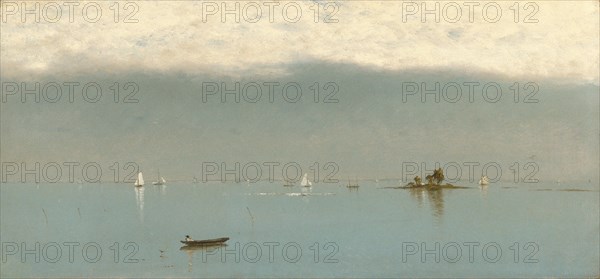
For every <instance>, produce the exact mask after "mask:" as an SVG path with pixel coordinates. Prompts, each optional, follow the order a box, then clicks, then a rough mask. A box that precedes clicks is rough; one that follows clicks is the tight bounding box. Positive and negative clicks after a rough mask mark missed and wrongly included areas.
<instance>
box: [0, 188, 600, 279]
mask: <svg viewBox="0 0 600 279" xmlns="http://www.w3.org/2000/svg"><path fill="white" fill-rule="evenodd" d="M359 183H360V188H358V189H349V188H347V187H346V186H345V185H344V183H339V184H315V185H313V187H312V188H310V189H305V188H302V187H299V186H295V187H284V186H283V185H282V183H280V182H257V183H246V182H242V183H234V182H232V183H221V182H215V183H198V184H193V183H191V182H190V183H184V182H174V183H168V184H167V185H164V186H153V185H146V186H144V187H143V188H136V187H133V186H131V185H130V184H114V183H99V184H85V183H84V184H64V183H63V184H61V183H56V184H27V183H12V184H11V183H5V184H2V185H1V187H0V197H1V212H0V217H1V219H0V220H1V226H0V232H1V235H0V237H1V242H2V266H1V269H0V273H1V274H0V275H1V277H3V278H6V277H48V274H52V276H54V277H56V278H59V277H60V278H62V277H147V278H163V277H179V278H181V277H193V278H202V277H210V278H237V277H246V278H258V277H260V278H264V277H267V278H268V277H271V278H288V277H289V278H292V277H308V278H315V277H319V278H327V277H430V278H431V277H436V278H440V277H442V278H443V277H446V278H453V277H496V278H497V277H506V278H509V277H520V278H523V277H585V276H598V273H599V262H600V256H599V253H600V251H599V250H600V248H599V247H600V240H599V235H598V232H599V231H600V228H599V222H600V221H599V220H600V218H599V204H600V201H599V198H600V193H599V192H598V188H599V187H598V185H597V184H596V183H588V182H585V183H542V182H540V183H521V184H515V183H493V184H492V185H490V186H488V187H485V188H480V187H479V186H478V185H476V183H472V182H461V183H458V184H460V185H464V186H468V187H470V188H468V189H444V190H439V191H422V190H406V189H393V188H388V187H394V186H398V184H399V183H398V181H379V182H376V181H366V180H365V181H359ZM188 234H189V235H190V236H191V237H192V238H194V239H208V238H216V237H223V236H227V237H230V240H229V241H228V242H227V244H228V245H227V246H221V247H209V248H204V249H185V248H182V244H181V243H180V242H179V241H180V240H182V239H183V238H184V236H185V235H188Z"/></svg>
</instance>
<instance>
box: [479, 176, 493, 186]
mask: <svg viewBox="0 0 600 279" xmlns="http://www.w3.org/2000/svg"><path fill="white" fill-rule="evenodd" d="M488 184H490V180H489V178H488V177H487V175H484V176H482V177H481V179H479V185H488Z"/></svg>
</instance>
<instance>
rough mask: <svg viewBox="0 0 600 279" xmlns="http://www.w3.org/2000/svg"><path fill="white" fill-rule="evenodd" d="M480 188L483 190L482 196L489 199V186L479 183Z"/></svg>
mask: <svg viewBox="0 0 600 279" xmlns="http://www.w3.org/2000/svg"><path fill="white" fill-rule="evenodd" d="M479 190H481V196H482V197H483V198H484V199H487V195H488V186H487V185H479Z"/></svg>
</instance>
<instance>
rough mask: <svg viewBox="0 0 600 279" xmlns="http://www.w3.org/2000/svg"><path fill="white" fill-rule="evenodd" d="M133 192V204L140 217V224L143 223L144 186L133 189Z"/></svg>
mask: <svg viewBox="0 0 600 279" xmlns="http://www.w3.org/2000/svg"><path fill="white" fill-rule="evenodd" d="M133 188H134V190H135V202H136V204H137V207H138V213H139V215H140V222H142V223H144V186H141V187H133Z"/></svg>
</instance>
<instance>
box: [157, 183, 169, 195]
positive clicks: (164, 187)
mask: <svg viewBox="0 0 600 279" xmlns="http://www.w3.org/2000/svg"><path fill="white" fill-rule="evenodd" d="M155 186H156V188H155V189H156V190H158V192H159V193H160V194H161V195H163V196H164V195H166V194H167V185H165V184H162V185H155Z"/></svg>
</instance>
